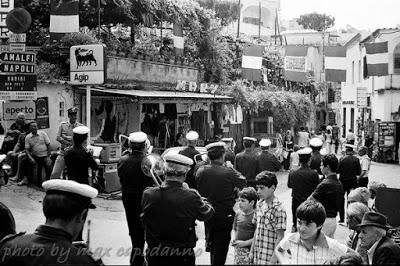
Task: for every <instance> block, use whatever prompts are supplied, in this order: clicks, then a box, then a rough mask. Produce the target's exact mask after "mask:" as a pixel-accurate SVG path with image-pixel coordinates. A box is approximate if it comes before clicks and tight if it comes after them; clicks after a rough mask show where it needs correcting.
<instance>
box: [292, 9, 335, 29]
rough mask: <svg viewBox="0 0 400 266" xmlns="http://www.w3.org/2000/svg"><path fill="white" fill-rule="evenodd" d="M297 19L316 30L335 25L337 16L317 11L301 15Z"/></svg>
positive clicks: (300, 23) (306, 26)
mask: <svg viewBox="0 0 400 266" xmlns="http://www.w3.org/2000/svg"><path fill="white" fill-rule="evenodd" d="M296 21H297V23H298V24H299V25H302V26H303V27H304V28H305V29H311V30H316V31H325V30H326V29H328V28H330V27H333V26H334V25H335V17H333V16H329V15H326V14H319V13H316V12H314V13H309V14H305V15H301V16H300V17H299V18H298V19H297V20H296Z"/></svg>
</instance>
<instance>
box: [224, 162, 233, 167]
mask: <svg viewBox="0 0 400 266" xmlns="http://www.w3.org/2000/svg"><path fill="white" fill-rule="evenodd" d="M225 166H226V167H229V168H233V164H232V163H231V161H226V162H225Z"/></svg>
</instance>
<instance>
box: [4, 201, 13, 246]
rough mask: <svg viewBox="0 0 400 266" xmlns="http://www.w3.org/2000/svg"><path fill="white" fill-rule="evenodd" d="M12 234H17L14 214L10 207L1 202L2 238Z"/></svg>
mask: <svg viewBox="0 0 400 266" xmlns="http://www.w3.org/2000/svg"><path fill="white" fill-rule="evenodd" d="M10 234H15V220H14V216H13V215H12V213H11V211H10V209H9V208H8V207H7V206H6V205H4V204H3V203H1V202H0V240H1V239H2V238H3V237H5V236H6V235H10Z"/></svg>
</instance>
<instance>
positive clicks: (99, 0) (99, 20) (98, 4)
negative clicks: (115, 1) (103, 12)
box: [97, 0, 101, 40]
mask: <svg viewBox="0 0 400 266" xmlns="http://www.w3.org/2000/svg"><path fill="white" fill-rule="evenodd" d="M100 2H101V0H98V1H97V7H98V9H99V10H98V12H97V13H98V22H99V32H98V34H99V40H100V39H101V32H100V27H101V18H100V8H101V5H100Z"/></svg>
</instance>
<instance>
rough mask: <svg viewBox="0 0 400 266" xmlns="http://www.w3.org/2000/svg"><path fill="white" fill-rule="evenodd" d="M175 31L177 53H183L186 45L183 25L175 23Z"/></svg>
mask: <svg viewBox="0 0 400 266" xmlns="http://www.w3.org/2000/svg"><path fill="white" fill-rule="evenodd" d="M173 31H174V48H175V55H183V48H184V46H185V40H184V38H183V30H182V25H181V24H178V23H174V26H173Z"/></svg>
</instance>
